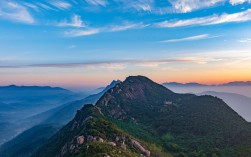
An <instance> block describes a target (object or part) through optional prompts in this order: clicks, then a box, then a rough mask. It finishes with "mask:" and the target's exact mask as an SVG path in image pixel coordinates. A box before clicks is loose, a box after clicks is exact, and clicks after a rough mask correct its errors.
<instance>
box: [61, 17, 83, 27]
mask: <svg viewBox="0 0 251 157" xmlns="http://www.w3.org/2000/svg"><path fill="white" fill-rule="evenodd" d="M57 26H60V27H85V24H84V22H83V21H82V19H81V16H79V15H73V16H72V18H71V21H67V20H63V21H61V22H59V23H58V24H57Z"/></svg>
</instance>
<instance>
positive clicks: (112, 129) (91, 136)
mask: <svg viewBox="0 0 251 157" xmlns="http://www.w3.org/2000/svg"><path fill="white" fill-rule="evenodd" d="M130 142H131V139H130V137H129V136H128V135H126V134H125V133H123V132H122V131H121V130H120V129H118V128H117V127H116V126H115V125H114V124H112V123H111V122H109V121H108V120H107V119H106V118H105V117H104V115H103V114H102V113H101V112H100V110H99V109H98V108H97V107H95V106H93V105H85V106H84V107H83V108H82V109H81V110H80V111H78V113H77V115H76V117H75V118H74V119H73V120H72V121H71V122H70V123H68V124H67V125H66V126H65V127H64V128H62V129H61V130H60V131H59V132H58V133H57V134H56V135H55V136H54V137H52V138H51V139H50V141H49V142H48V144H46V145H45V146H44V147H42V148H41V149H40V150H39V151H37V152H36V153H35V154H33V156H34V157H39V156H46V157H57V156H66V157H70V156H88V157H92V156H95V157H104V156H115V157H116V156H124V157H137V156H138V155H137V151H136V150H134V149H133V148H132V147H130V146H131V145H132V144H131V143H130Z"/></svg>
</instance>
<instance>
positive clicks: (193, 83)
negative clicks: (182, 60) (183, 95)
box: [163, 82, 208, 87]
mask: <svg viewBox="0 0 251 157" xmlns="http://www.w3.org/2000/svg"><path fill="white" fill-rule="evenodd" d="M163 85H164V86H178V87H201V86H208V85H206V84H200V83H196V82H190V83H178V82H166V83H163Z"/></svg>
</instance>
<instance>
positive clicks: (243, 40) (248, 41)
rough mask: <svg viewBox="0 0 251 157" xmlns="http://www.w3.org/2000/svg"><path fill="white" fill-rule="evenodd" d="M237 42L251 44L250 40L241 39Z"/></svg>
mask: <svg viewBox="0 0 251 157" xmlns="http://www.w3.org/2000/svg"><path fill="white" fill-rule="evenodd" d="M239 42H241V43H251V38H250V39H242V40H239Z"/></svg>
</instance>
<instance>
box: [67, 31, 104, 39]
mask: <svg viewBox="0 0 251 157" xmlns="http://www.w3.org/2000/svg"><path fill="white" fill-rule="evenodd" d="M99 32H100V30H98V29H85V30H71V31H68V32H65V35H66V36H68V37H81V36H88V35H93V34H97V33H99Z"/></svg>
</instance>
